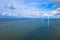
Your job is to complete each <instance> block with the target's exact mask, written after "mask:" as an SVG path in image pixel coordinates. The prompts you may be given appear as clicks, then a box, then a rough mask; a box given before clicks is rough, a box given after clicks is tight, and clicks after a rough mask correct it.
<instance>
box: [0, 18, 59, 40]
mask: <svg viewBox="0 0 60 40" xmlns="http://www.w3.org/2000/svg"><path fill="white" fill-rule="evenodd" d="M57 39H60V20H59V19H58V21H57V20H56V19H50V21H49V26H48V21H47V19H29V20H15V21H8V22H6V24H0V40H57Z"/></svg>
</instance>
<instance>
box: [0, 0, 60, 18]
mask: <svg viewBox="0 0 60 40" xmlns="http://www.w3.org/2000/svg"><path fill="white" fill-rule="evenodd" d="M4 2H5V1H4ZM4 2H1V5H0V6H1V7H2V9H3V10H0V11H3V13H1V14H0V15H3V16H16V17H32V18H33V17H38V18H39V17H45V16H51V17H52V16H54V15H55V14H57V13H58V11H57V10H58V9H60V8H58V9H56V10H50V11H48V10H47V11H41V10H42V9H40V8H38V7H37V5H42V4H46V5H47V3H46V2H41V3H39V2H29V3H28V2H27V3H26V2H25V1H24V0H19V1H18V0H9V1H7V3H6V2H5V3H4ZM3 3H4V5H3ZM49 3H50V2H49ZM11 7H13V8H15V9H11ZM53 7H55V5H54V6H53Z"/></svg>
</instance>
